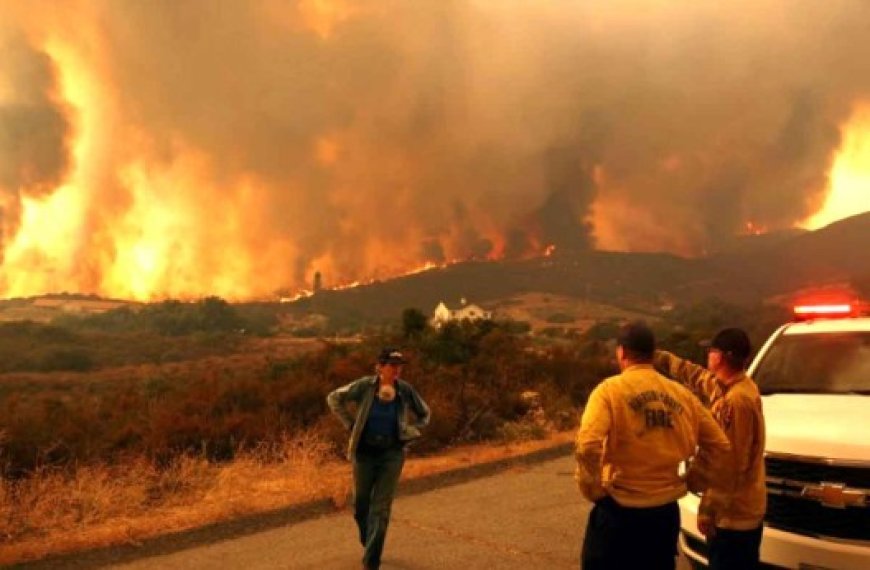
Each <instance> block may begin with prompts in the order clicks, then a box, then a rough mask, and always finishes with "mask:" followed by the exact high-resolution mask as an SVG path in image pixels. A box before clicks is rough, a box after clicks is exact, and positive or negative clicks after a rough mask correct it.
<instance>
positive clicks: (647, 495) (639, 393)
mask: <svg viewBox="0 0 870 570" xmlns="http://www.w3.org/2000/svg"><path fill="white" fill-rule="evenodd" d="M729 451H730V444H729V443H728V438H727V437H725V434H724V433H723V432H722V430H721V428H720V427H719V426H718V425H717V424H716V421H715V420H714V419H713V417H712V416H711V415H710V412H709V411H707V410H706V409H705V408H704V407H703V405H701V403H700V402H699V401H698V399H697V398H695V397H694V396H693V395H692V393H691V392H690V391H689V390H688V389H686V388H685V387H683V386H681V385H679V384H677V383H676V382H672V381H670V380H668V379H667V378H666V377H664V376H662V375H661V374H658V373H657V372H656V371H655V370H654V369H653V367H652V365H637V366H631V367H629V368H627V369H625V370H624V371H623V372H622V374H619V375H618V376H613V377H611V378H608V379H607V380H604V381H603V382H602V383H601V384H599V385H598V386H597V387H596V388H595V389H594V390H593V391H592V394H591V395H590V396H589V401H588V403H587V405H586V409H585V410H584V411H583V417H582V419H581V425H580V429H579V430H578V432H577V438H576V442H575V457H576V459H577V481H578V483H579V485H580V490H581V492H582V493H583V494H584V496H586V498H587V499H589V500H591V501H595V500H597V499H600V498H601V497H603V496H604V495H610V496H611V497H613V499H614V500H615V501H616V502H617V503H619V504H620V505H623V506H627V507H655V506H660V505H664V504H666V503H669V502H671V501H674V500H676V499H679V498H680V497H682V496H683V495H685V494H686V490H687V486H688V488H691V489H692V490H698V489H699V488H705V487H706V486H707V485H708V484H709V478H710V477H711V476H712V477H715V476H717V475H721V474H723V473H726V472H727V471H726V468H725V462H726V461H727V457H728V454H729ZM693 458H694V459H695V460H694V461H691V465H690V466H689V468H688V472H687V473H681V472H680V466H681V465H682V464H684V462H689V461H690V460H692V459H693Z"/></svg>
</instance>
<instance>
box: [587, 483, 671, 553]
mask: <svg viewBox="0 0 870 570" xmlns="http://www.w3.org/2000/svg"><path fill="white" fill-rule="evenodd" d="M679 531H680V510H679V507H677V503H676V502H672V503H667V504H665V505H661V506H658V507H649V508H630V507H623V506H621V505H620V504H619V503H617V502H616V501H614V500H613V499H612V498H610V497H605V498H603V499H600V500H598V501H596V502H595V506H594V507H593V508H592V512H590V513H589V522H588V523H587V526H586V538H585V539H584V541H583V553H582V556H581V568H582V569H583V570H637V569H641V568H642V569H644V570H673V569H674V568H675V566H676V556H677V533H679Z"/></svg>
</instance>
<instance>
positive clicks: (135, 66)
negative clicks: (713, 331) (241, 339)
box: [0, 0, 870, 300]
mask: <svg viewBox="0 0 870 570" xmlns="http://www.w3.org/2000/svg"><path fill="white" fill-rule="evenodd" d="M867 29H870V3H867V2H866V1H865V0H832V1H829V2H818V1H817V0H776V1H775V0H757V1H751V2H750V1H747V0H739V1H735V2H712V1H688V0H686V1H682V2H679V1H674V2H656V3H651V2H642V1H640V0H631V1H629V0H612V1H609V2H600V1H592V0H585V1H584V0H576V1H569V0H542V1H540V2H534V3H532V2H521V1H519V0H503V1H494V0H493V1H466V2H459V1H445V0H415V1H414V2H407V1H404V0H402V1H398V0H395V1H388V0H385V1H374V0H372V1H367V0H359V1H357V0H302V1H298V2H288V1H281V0H261V1H254V0H252V1H247V2H238V1H237V0H212V1H205V0H202V1H191V2H176V1H169V0H147V1H146V0H125V1H114V0H89V1H87V2H85V1H77V0H70V1H67V2H63V3H57V2H41V1H38V0H37V1H33V2H26V3H25V2H12V1H0V224H2V227H0V239H2V243H0V248H2V272H0V294H2V295H3V296H19V295H32V294H39V293H45V292H57V291H79V292H86V293H97V294H101V295H110V296H116V297H125V298H133V299H143V300H147V299H159V298H164V297H168V296H172V297H182V298H192V297H197V296H201V295H208V294H216V295H222V296H225V297H228V298H232V299H246V298H263V297H268V296H271V295H274V294H275V292H276V291H279V290H284V291H296V290H300V289H303V288H307V287H310V283H311V279H312V276H313V274H314V272H315V271H320V272H321V273H322V274H323V276H324V285H325V286H334V285H339V284H342V283H350V282H353V281H357V280H369V279H372V278H386V277H390V276H394V275H398V274H402V273H406V272H409V271H412V270H414V269H416V268H419V267H423V266H425V265H426V264H440V263H443V262H445V261H450V260H457V259H470V258H477V259H483V258H498V257H508V258H510V257H522V256H526V255H542V254H543V253H544V252H546V251H552V247H551V246H555V248H556V250H557V251H563V250H572V249H584V248H589V247H603V248H619V249H626V250H641V249H643V250H650V249H659V250H668V251H673V252H677V253H682V254H695V253H698V252H702V251H705V250H708V249H709V248H710V247H711V245H715V243H716V242H717V240H721V239H724V238H726V237H728V236H731V235H733V234H734V233H739V232H743V231H745V228H746V227H748V226H747V224H748V223H751V225H752V227H756V228H765V229H767V230H774V229H778V228H787V227H793V226H795V225H804V226H808V227H812V226H814V225H818V224H820V223H822V222H820V221H819V220H822V219H824V220H825V221H831V220H833V219H836V218H838V217H843V216H847V215H850V214H854V213H859V212H861V211H866V210H867V209H868V208H870V204H868V202H870V197H868V195H867V192H868V191H867V187H866V186H859V185H857V184H858V182H855V181H859V180H861V178H860V176H859V175H857V174H854V173H855V172H859V173H860V172H866V169H864V170H862V168H864V167H863V166H862V163H864V162H865V161H867V160H868V158H867V154H866V153H864V154H862V153H861V152H860V151H859V150H855V149H856V148H859V149H860V148H866V146H867V145H868V144H870V143H868V142H866V141H868V140H870V120H868V119H867V111H866V109H867V106H868V105H870V58H867V57H866V54H868V53H870V34H867V33H866V30H867ZM847 133H848V136H847ZM856 141H857V142H856ZM861 141H865V142H863V143H862V142H861ZM862 145H863V147H862ZM847 154H848V156H846V155H847ZM862 157H863V158H862ZM837 164H840V165H841V166H840V167H839V168H840V170H837V169H836V168H835V165H837ZM843 164H846V165H851V166H848V168H851V170H848V169H847V175H843V174H842V172H843V168H847V166H842V165H843ZM838 172H839V174H837V173H838ZM848 172H851V173H852V174H848ZM836 176H839V178H837V180H839V181H840V182H839V184H840V189H839V190H837V189H836V188H835V182H836V180H835V177H836ZM843 180H845V182H843ZM850 181H851V182H850ZM835 190H836V192H837V195H838V196H840V198H837V199H836V200H834V198H833V195H834V191H835ZM829 198H830V200H829ZM831 204H834V205H833V206H832V205H831ZM825 208H828V210H829V211H831V212H836V213H835V214H828V217H827V218H818V217H814V216H818V214H819V212H822V211H824V210H825ZM832 208H835V209H832ZM814 220H815V221H814Z"/></svg>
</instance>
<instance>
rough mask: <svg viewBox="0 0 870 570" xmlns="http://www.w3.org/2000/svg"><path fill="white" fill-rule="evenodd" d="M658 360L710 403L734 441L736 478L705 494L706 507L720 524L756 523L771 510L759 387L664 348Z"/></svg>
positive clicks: (745, 527) (734, 526)
mask: <svg viewBox="0 0 870 570" xmlns="http://www.w3.org/2000/svg"><path fill="white" fill-rule="evenodd" d="M654 364H655V367H656V368H658V369H659V370H662V371H663V372H665V373H666V374H668V375H669V376H671V377H672V378H674V379H675V380H677V381H679V382H681V383H682V384H684V385H686V386H687V387H688V388H690V389H691V390H692V391H694V392H695V394H696V395H697V396H698V397H699V398H700V399H701V400H702V401H703V402H704V403H705V404H706V405H708V406H709V407H710V411H711V412H712V413H713V417H714V418H716V421H717V422H718V423H719V425H720V426H722V429H723V430H724V431H725V434H726V435H727V436H728V440H729V441H730V442H731V458H730V461H731V463H732V467H733V470H734V479H733V480H732V481H726V482H725V483H724V485H714V486H713V487H712V488H711V489H710V490H709V491H708V492H707V493H704V498H703V499H702V501H701V511H702V512H707V513H708V514H711V515H712V516H713V517H714V519H715V522H716V526H718V527H721V528H728V529H734V530H750V529H753V528H756V527H757V526H758V525H759V524H761V521H762V519H764V513H765V510H766V509H767V488H766V486H765V470H764V437H765V431H764V413H763V411H762V407H761V394H760V392H759V391H758V386H757V385H756V384H755V382H754V381H753V380H752V378H750V377H749V376H747V375H746V374H743V373H741V374H740V375H739V376H737V377H736V378H735V379H734V382H733V383H731V384H730V385H729V386H723V385H722V384H720V383H719V382H718V381H717V380H716V376H715V375H714V374H713V373H712V372H710V371H709V370H707V369H706V368H704V367H703V366H698V365H697V364H695V363H693V362H690V361H688V360H684V359H682V358H679V357H677V356H675V355H673V354H671V353H669V352H665V351H656V356H655V360H654Z"/></svg>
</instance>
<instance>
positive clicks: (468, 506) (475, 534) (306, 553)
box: [109, 457, 682, 570]
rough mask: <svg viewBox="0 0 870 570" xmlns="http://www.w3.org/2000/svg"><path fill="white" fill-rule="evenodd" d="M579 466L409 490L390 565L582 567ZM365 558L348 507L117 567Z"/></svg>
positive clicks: (506, 569)
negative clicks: (576, 472) (576, 481)
mask: <svg viewBox="0 0 870 570" xmlns="http://www.w3.org/2000/svg"><path fill="white" fill-rule="evenodd" d="M573 468H574V465H573V460H572V459H571V458H570V457H564V458H560V459H556V460H549V461H546V462H542V463H538V464H534V465H523V466H516V467H512V468H510V469H508V470H507V471H503V472H501V473H499V474H496V475H493V476H489V477H484V478H480V479H476V480H473V481H467V482H464V483H461V484H457V485H453V486H449V487H444V488H439V489H434V490H431V491H428V492H425V493H421V494H414V495H409V496H400V497H399V498H397V499H396V501H395V503H394V504H393V518H392V523H391V525H390V531H389V535H388V537H387V544H386V548H385V552H384V560H383V563H382V566H381V568H382V569H383V570H436V569H437V570H441V569H462V570H472V569H478V568H479V569H486V570H512V569H520V568H522V569H530V568H535V569H537V568H541V569H553V570H558V569H563V568H564V569H567V568H571V569H577V568H578V567H579V557H580V544H581V541H582V538H583V532H584V523H585V520H586V517H587V514H588V512H589V509H590V505H589V503H587V502H585V501H584V500H583V499H582V498H581V497H580V494H579V492H578V491H577V489H576V486H575V484H574V480H573V477H572V474H573ZM361 555H362V549H361V547H360V546H359V543H358V542H357V540H356V529H355V526H354V522H353V518H352V516H351V513H350V511H349V510H346V511H343V512H340V513H336V514H332V515H326V516H322V517H320V518H316V519H313V520H307V521H303V522H300V523H297V524H293V525H290V526H286V527H281V528H274V529H271V530H266V531H264V532H259V533H256V534H251V535H248V536H243V537H238V538H231V539H228V540H223V541H220V542H215V543H213V544H207V545H203V546H199V547H196V548H191V549H187V550H182V551H178V552H174V553H171V554H166V555H160V556H152V557H149V558H142V559H138V560H135V561H132V562H127V563H124V564H116V565H112V566H109V567H111V568H116V569H125V570H156V569H161V570H163V569H166V570H172V569H179V570H180V569H184V570H189V569H199V568H208V569H211V568H221V569H223V568H241V569H244V570H266V569H270V570H272V569H294V570H295V569H299V570H303V569H311V570H315V569H316V570H332V569H335V570H342V569H358V568H360V557H361ZM680 567H681V568H682V564H681V566H680Z"/></svg>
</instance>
